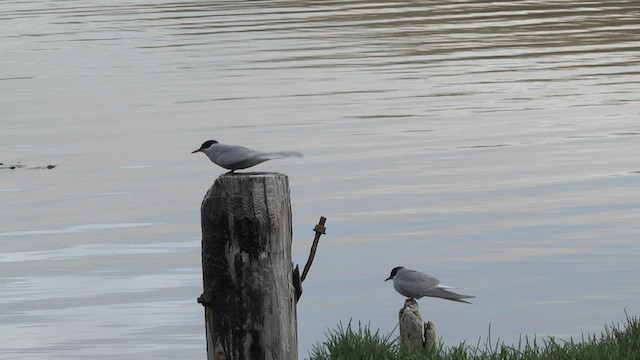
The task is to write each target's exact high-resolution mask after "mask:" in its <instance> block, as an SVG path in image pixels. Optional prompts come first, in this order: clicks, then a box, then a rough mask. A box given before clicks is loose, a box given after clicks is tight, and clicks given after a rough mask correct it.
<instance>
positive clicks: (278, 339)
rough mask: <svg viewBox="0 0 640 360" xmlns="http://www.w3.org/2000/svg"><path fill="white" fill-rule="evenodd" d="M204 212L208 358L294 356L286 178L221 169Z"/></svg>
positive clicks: (203, 270)
mask: <svg viewBox="0 0 640 360" xmlns="http://www.w3.org/2000/svg"><path fill="white" fill-rule="evenodd" d="M201 216H202V272H203V280H204V281H203V282H204V293H203V294H202V296H200V298H199V299H198V302H200V303H202V305H203V306H204V307H205V327H206V335H207V359H208V360H213V359H216V360H219V359H273V360H279V359H285V360H286V359H297V358H298V339H297V323H296V296H295V291H294V287H293V274H292V262H291V231H292V230H291V202H290V198H289V181H288V178H287V176H286V175H284V174H279V173H237V174H229V175H226V174H225V175H222V176H220V177H218V179H216V181H215V182H214V184H213V185H212V186H211V188H210V189H209V191H208V192H207V194H206V195H205V197H204V200H203V201H202V207H201Z"/></svg>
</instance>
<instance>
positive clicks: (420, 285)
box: [385, 266, 475, 304]
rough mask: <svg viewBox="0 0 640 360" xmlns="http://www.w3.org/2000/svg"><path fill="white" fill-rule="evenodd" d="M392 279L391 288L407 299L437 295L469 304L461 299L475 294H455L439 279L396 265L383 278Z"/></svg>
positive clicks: (469, 297)
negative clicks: (386, 276) (388, 274)
mask: <svg viewBox="0 0 640 360" xmlns="http://www.w3.org/2000/svg"><path fill="white" fill-rule="evenodd" d="M387 280H393V288H394V289H396V291H397V292H399V293H400V294H402V295H404V296H406V297H407V301H410V300H413V299H420V298H421V297H423V296H431V297H438V298H442V299H447V300H453V301H458V302H463V303H467V304H471V303H470V302H468V301H465V300H463V299H471V298H474V297H475V296H471V295H461V294H456V293H454V292H453V291H449V290H447V289H451V287H449V286H445V285H442V284H440V280H438V279H436V278H434V277H431V276H429V275H427V274H425V273H421V272H420V271H416V270H410V269H406V268H404V267H402V266H398V267H395V268H393V270H391V275H390V276H389V277H388V278H387V279H386V280H385V281H387Z"/></svg>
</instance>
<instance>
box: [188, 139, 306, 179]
mask: <svg viewBox="0 0 640 360" xmlns="http://www.w3.org/2000/svg"><path fill="white" fill-rule="evenodd" d="M197 152H202V153H204V154H205V155H207V157H208V158H209V159H210V160H211V161H212V162H214V163H215V164H216V165H218V166H221V167H223V168H225V169H228V170H231V171H229V172H228V173H227V174H233V172H234V171H236V170H240V169H246V168H250V167H252V166H255V165H258V164H260V163H261V162H265V161H267V160H274V159H281V158H286V157H302V153H299V152H296V151H280V152H260V151H256V150H252V149H249V148H246V147H244V146H240V145H224V144H220V143H219V142H217V141H215V140H207V141H205V142H204V143H202V145H201V146H200V148H199V149H196V150H193V151H192V152H191V153H192V154H195V153H197Z"/></svg>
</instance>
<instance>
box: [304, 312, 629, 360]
mask: <svg viewBox="0 0 640 360" xmlns="http://www.w3.org/2000/svg"><path fill="white" fill-rule="evenodd" d="M394 330H395V329H394ZM392 334H393V331H392V332H391V333H389V334H387V335H382V334H380V331H379V330H377V331H375V332H372V331H371V329H370V328H369V326H368V325H362V324H360V323H358V328H357V330H354V328H353V327H352V326H351V322H349V323H348V324H347V325H346V327H345V326H344V325H343V324H342V323H340V324H338V326H337V329H335V330H329V331H328V332H327V334H326V335H327V340H326V341H324V342H322V343H317V344H316V345H315V346H314V347H313V349H312V350H311V352H310V354H309V358H310V359H311V360H343V359H344V360H359V359H366V360H391V359H393V360H396V359H402V360H441V359H443V360H444V359H446V360H470V359H474V360H475V359H478V360H480V359H482V360H485V359H486V360H512V359H513V360H534V359H535V360H542V359H544V360H547V359H548V360H551V359H553V360H555V359H575V360H603V359H610V360H618V359H625V360H627V359H629V360H640V320H639V319H638V318H637V317H629V316H628V315H627V316H626V321H624V322H623V323H622V324H620V323H617V324H611V325H605V327H604V331H602V333H601V334H600V335H599V336H596V335H587V336H584V335H583V336H582V338H581V339H580V341H574V339H570V340H567V341H565V340H560V339H556V338H554V337H547V338H546V339H542V340H538V339H537V338H536V337H534V338H533V339H529V338H528V337H526V336H525V337H524V338H521V339H520V342H519V343H518V344H517V345H505V344H503V343H501V342H500V341H497V342H496V343H495V344H494V343H492V342H491V340H490V339H488V340H487V341H486V342H485V343H484V344H480V342H478V344H476V345H473V346H472V345H467V344H466V343H464V342H463V343H461V344H460V345H458V346H452V347H445V346H443V345H442V342H441V341H440V342H439V343H438V344H437V345H436V347H435V348H434V349H431V350H419V351H414V352H411V351H409V350H408V349H406V348H405V347H403V346H401V345H399V344H398V341H397V338H395V337H392Z"/></svg>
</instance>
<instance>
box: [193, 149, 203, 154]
mask: <svg viewBox="0 0 640 360" xmlns="http://www.w3.org/2000/svg"><path fill="white" fill-rule="evenodd" d="M200 151H202V149H196V150H193V151H192V152H191V153H192V154H195V153H197V152H200Z"/></svg>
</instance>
